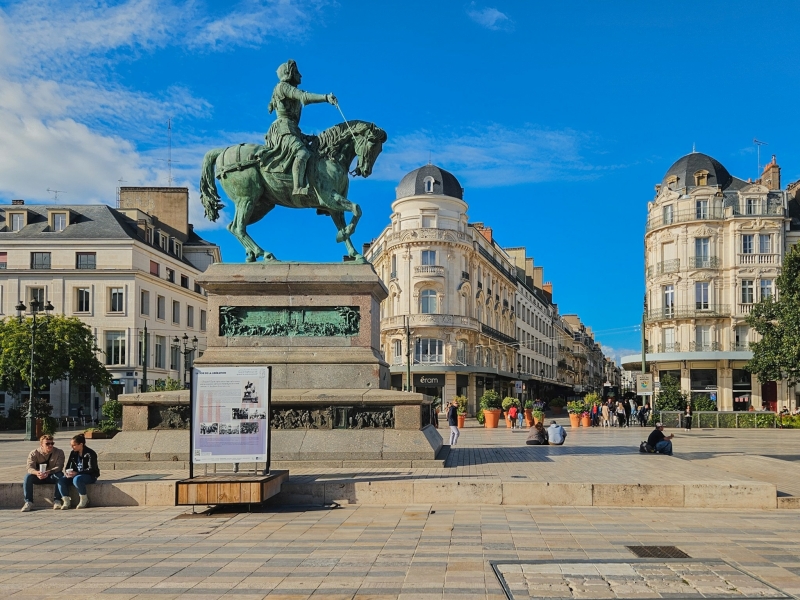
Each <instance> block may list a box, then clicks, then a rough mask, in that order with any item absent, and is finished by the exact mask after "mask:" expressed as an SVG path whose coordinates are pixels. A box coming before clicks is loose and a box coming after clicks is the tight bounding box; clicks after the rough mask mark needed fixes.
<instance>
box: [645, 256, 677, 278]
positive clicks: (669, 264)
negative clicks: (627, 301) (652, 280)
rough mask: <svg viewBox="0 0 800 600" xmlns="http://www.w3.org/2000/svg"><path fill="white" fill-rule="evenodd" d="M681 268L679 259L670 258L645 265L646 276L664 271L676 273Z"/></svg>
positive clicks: (660, 273) (661, 273)
mask: <svg viewBox="0 0 800 600" xmlns="http://www.w3.org/2000/svg"><path fill="white" fill-rule="evenodd" d="M680 270H681V259H680V258H671V259H669V260H662V261H661V262H659V263H656V264H654V265H650V266H649V267H647V276H648V277H653V276H654V275H663V274H664V273H677V272H678V271H680Z"/></svg>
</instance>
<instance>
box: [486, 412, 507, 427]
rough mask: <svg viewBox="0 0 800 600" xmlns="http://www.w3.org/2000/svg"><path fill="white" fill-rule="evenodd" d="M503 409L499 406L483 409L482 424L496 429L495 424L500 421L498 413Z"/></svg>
mask: <svg viewBox="0 0 800 600" xmlns="http://www.w3.org/2000/svg"><path fill="white" fill-rule="evenodd" d="M502 412H503V411H502V410H500V409H499V408H496V409H494V410H484V411H483V418H484V423H483V424H484V426H485V427H486V429H497V424H498V423H499V422H500V414H501V413H502Z"/></svg>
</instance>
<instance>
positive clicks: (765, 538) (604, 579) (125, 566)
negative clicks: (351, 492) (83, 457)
mask: <svg viewBox="0 0 800 600" xmlns="http://www.w3.org/2000/svg"><path fill="white" fill-rule="evenodd" d="M648 431H649V430H648V429H639V428H631V429H627V430H625V429H623V430H618V429H612V430H599V429H594V430H582V429H578V430H571V431H569V437H568V438H567V444H566V445H565V446H563V447H527V446H525V445H524V438H525V435H524V433H523V432H511V431H509V430H506V429H498V430H485V429H483V428H478V427H468V428H466V429H465V430H464V431H463V435H462V437H461V440H460V441H459V445H458V446H457V447H456V448H453V450H452V451H451V452H450V454H449V456H448V458H447V466H446V467H445V468H444V469H406V470H403V469H391V468H386V469H361V470H358V469H351V470H349V471H348V470H345V469H306V470H301V469H294V470H293V471H292V475H291V477H292V480H293V482H294V483H302V482H304V481H305V482H308V481H317V480H323V481H324V480H329V481H339V480H347V479H350V480H353V479H357V480H358V479H360V480H363V481H370V480H380V479H385V478H398V479H399V478H412V479H422V480H424V479H426V478H433V479H439V478H448V477H450V478H453V479H454V480H457V481H463V480H467V479H479V480H482V481H486V480H497V479H499V480H503V481H517V480H519V479H520V478H525V479H526V480H530V481H553V482H557V481H574V482H580V481H595V482H596V481H609V482H614V481H616V482H619V481H628V480H631V481H647V480H651V479H653V480H654V479H656V478H657V477H669V478H675V481H682V480H683V479H681V478H682V477H683V478H685V477H686V476H690V477H692V478H693V477H696V476H701V475H703V474H705V475H706V476H712V475H713V476H714V477H717V478H719V477H727V478H734V479H736V480H738V481H769V482H771V483H774V484H775V485H776V486H777V488H778V490H779V493H782V494H786V495H793V494H795V493H798V492H800V490H799V489H798V488H797V485H798V481H800V477H798V466H799V465H800V461H798V459H800V456H798V455H800V432H798V431H792V430H779V431H775V430H768V431H764V430H761V431H755V430H753V431H750V430H695V431H693V432H691V433H687V432H683V431H676V432H675V433H676V434H677V436H676V439H675V440H674V441H675V450H676V456H674V457H672V458H670V457H665V456H652V455H648V456H641V455H639V454H638V453H637V452H636V447H637V446H638V442H639V441H640V440H641V439H642V438H643V437H645V434H646V432H648ZM443 433H444V430H443ZM20 437H21V436H20V434H8V433H6V434H3V435H2V436H0V448H3V449H4V450H5V453H4V456H5V457H6V461H5V466H3V467H2V468H0V479H2V481H16V480H17V479H19V478H20V477H21V473H22V470H23V463H24V459H25V456H26V455H27V452H28V451H29V449H30V448H31V447H32V446H34V445H35V443H31V442H22V441H19V438H20ZM68 437H69V432H64V433H62V434H60V435H59V436H58V437H57V440H61V439H63V440H64V441H62V442H60V444H59V445H60V446H62V447H64V446H66V439H67V438H68ZM103 444H104V442H103V441H98V442H95V443H92V446H93V447H95V448H96V449H97V450H98V451H102V446H103ZM643 461H650V462H643ZM643 464H644V465H648V464H652V465H657V466H654V467H653V468H652V469H647V468H646V467H642V465H643ZM101 468H102V464H101ZM129 475H130V474H129V473H124V472H112V471H104V473H103V479H104V480H111V479H113V478H117V479H123V478H125V477H128V476H129ZM164 475H169V477H176V478H177V477H182V476H184V475H185V472H175V473H170V474H164ZM19 504H20V505H21V501H20V502H19ZM799 515H800V512H798V511H796V510H758V509H696V508H639V507H631V506H624V505H621V506H602V507H601V506H581V507H578V506H564V507H545V506H489V505H465V504H457V503H455V502H453V501H451V499H450V498H448V496H447V494H442V495H441V497H437V498H435V499H433V500H432V501H430V502H426V503H415V502H412V503H407V502H406V503H401V502H392V501H391V500H389V501H386V502H384V503H383V504H373V505H348V504H345V503H339V504H331V505H328V506H293V505H287V504H284V505H278V506H265V507H261V508H259V509H258V510H256V511H254V512H250V513H248V512H242V513H238V512H225V511H219V512H216V513H212V514H211V515H200V514H197V515H192V514H191V511H187V510H186V509H185V508H177V507H150V506H136V507H113V508H91V509H90V510H87V511H54V510H37V511H34V512H31V513H20V512H19V507H18V506H16V505H15V507H14V508H13V509H6V510H0V530H2V532H3V533H2V540H3V544H2V546H1V547H0V591H2V592H3V594H4V595H5V596H6V597H9V598H61V597H63V598H75V597H81V598H94V597H102V598H119V599H123V598H159V599H169V598H264V597H267V598H292V599H304V598H327V599H337V598H348V599H353V598H359V599H367V598H386V599H388V598H403V599H417V598H418V599H421V600H424V599H429V598H430V599H432V598H437V599H438V598H454V599H455V598H492V599H498V600H500V599H503V598H514V599H519V598H658V597H696V598H750V597H754V598H755V597H758V598H785V597H793V595H794V596H800V519H798V516H799ZM629 546H630V547H639V546H674V547H675V550H676V551H678V552H680V553H681V554H680V556H685V557H688V558H681V559H666V560H665V559H659V558H651V559H647V558H645V559H642V558H638V557H637V556H636V555H634V553H633V552H632V551H631V550H630V549H629V548H628V547H629Z"/></svg>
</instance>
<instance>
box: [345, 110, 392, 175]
mask: <svg viewBox="0 0 800 600" xmlns="http://www.w3.org/2000/svg"><path fill="white" fill-rule="evenodd" d="M359 130H360V131H359V132H358V134H357V139H356V144H355V149H356V156H357V157H358V163H357V164H356V168H355V169H354V170H353V175H361V176H362V177H369V176H370V175H371V174H372V168H373V167H374V166H375V161H376V160H377V158H378V155H379V154H380V153H381V150H383V143H384V142H385V141H386V139H387V136H386V132H385V131H384V130H383V129H381V128H380V127H378V126H377V125H375V123H363V126H362V127H360V128H359Z"/></svg>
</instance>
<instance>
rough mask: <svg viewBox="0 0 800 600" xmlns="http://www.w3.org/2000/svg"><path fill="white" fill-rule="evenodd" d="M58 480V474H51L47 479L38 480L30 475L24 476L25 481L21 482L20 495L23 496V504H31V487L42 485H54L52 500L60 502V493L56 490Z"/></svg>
mask: <svg viewBox="0 0 800 600" xmlns="http://www.w3.org/2000/svg"><path fill="white" fill-rule="evenodd" d="M60 478H61V474H60V473H51V474H50V475H49V476H48V477H47V479H39V478H38V477H37V476H36V475H34V474H32V473H28V474H27V475H25V479H23V480H22V493H23V494H24V496H25V502H31V503H33V486H35V485H41V484H43V483H54V484H56V485H54V486H53V500H61V491H60V490H59V489H58V485H57V484H58V480H59V479H60Z"/></svg>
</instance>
